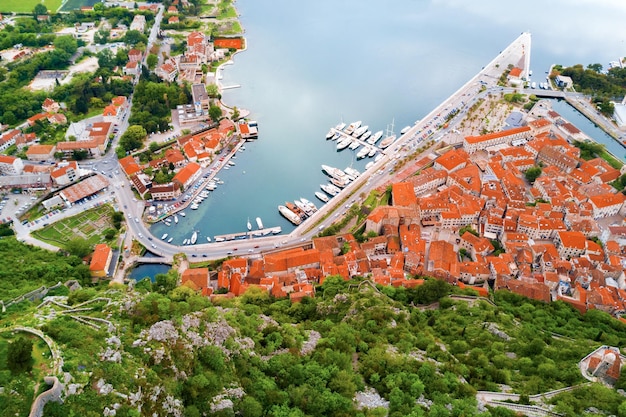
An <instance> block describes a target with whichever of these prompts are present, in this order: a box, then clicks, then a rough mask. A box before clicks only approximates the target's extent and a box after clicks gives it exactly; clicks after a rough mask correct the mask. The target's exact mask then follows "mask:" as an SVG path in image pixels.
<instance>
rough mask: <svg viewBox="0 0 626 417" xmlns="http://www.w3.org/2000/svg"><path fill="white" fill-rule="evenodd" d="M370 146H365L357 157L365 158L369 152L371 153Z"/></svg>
mask: <svg viewBox="0 0 626 417" xmlns="http://www.w3.org/2000/svg"><path fill="white" fill-rule="evenodd" d="M369 151H370V148H369V147H368V146H364V147H363V148H362V149H361V150H360V151H359V152H358V153H357V154H356V158H357V159H362V158H365V157H366V156H367V154H368V153H369Z"/></svg>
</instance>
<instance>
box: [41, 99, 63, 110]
mask: <svg viewBox="0 0 626 417" xmlns="http://www.w3.org/2000/svg"><path fill="white" fill-rule="evenodd" d="M41 108H42V109H43V111H45V112H47V113H56V112H58V111H59V109H60V108H61V106H60V105H59V103H57V102H56V101H54V100H52V99H51V98H47V99H45V100H44V101H43V104H42V105H41Z"/></svg>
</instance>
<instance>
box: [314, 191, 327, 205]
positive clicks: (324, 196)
mask: <svg viewBox="0 0 626 417" xmlns="http://www.w3.org/2000/svg"><path fill="white" fill-rule="evenodd" d="M315 197H317V198H319V199H320V200H322V201H323V202H324V203H328V201H329V198H328V196H327V195H326V194H324V193H321V192H319V191H316V192H315Z"/></svg>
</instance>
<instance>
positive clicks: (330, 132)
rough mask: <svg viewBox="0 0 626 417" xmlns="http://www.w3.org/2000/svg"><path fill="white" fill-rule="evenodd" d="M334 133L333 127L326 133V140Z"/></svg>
mask: <svg viewBox="0 0 626 417" xmlns="http://www.w3.org/2000/svg"><path fill="white" fill-rule="evenodd" d="M334 135H335V131H334V130H333V129H330V130H329V131H328V133H327V134H326V140H328V139H330V138H332V137H333V136H334Z"/></svg>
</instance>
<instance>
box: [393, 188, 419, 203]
mask: <svg viewBox="0 0 626 417" xmlns="http://www.w3.org/2000/svg"><path fill="white" fill-rule="evenodd" d="M391 195H392V199H393V205H394V206H402V207H414V206H415V205H416V204H417V197H416V196H415V191H414V189H413V184H412V183H410V182H397V183H395V184H393V185H392V192H391Z"/></svg>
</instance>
